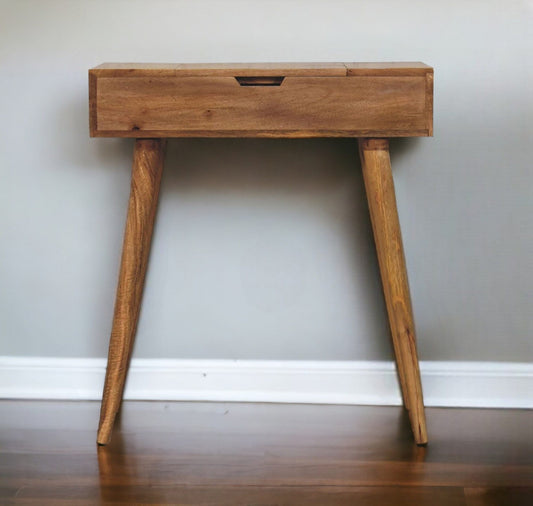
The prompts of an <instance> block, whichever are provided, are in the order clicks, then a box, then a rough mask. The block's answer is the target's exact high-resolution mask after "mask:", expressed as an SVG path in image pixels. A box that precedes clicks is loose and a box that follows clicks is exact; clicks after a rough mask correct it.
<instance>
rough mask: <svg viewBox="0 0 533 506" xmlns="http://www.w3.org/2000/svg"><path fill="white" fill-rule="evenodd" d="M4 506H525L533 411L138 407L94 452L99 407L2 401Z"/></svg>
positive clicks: (532, 483) (531, 468) (531, 489)
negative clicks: (412, 434) (421, 413)
mask: <svg viewBox="0 0 533 506" xmlns="http://www.w3.org/2000/svg"><path fill="white" fill-rule="evenodd" d="M0 413H1V414H2V416H0V504H16V505H19V504H36V505H40V506H44V505H61V504H68V505H78V504H84V505H86V504H91V505H94V504H187V505H201V504H210V505H213V504H225V505H230V504H231V505H234V504H237V505H244V504H257V505H264V506H266V505H272V504H279V505H301V504H311V505H313V504H316V505H336V506H337V505H343V504H364V505H372V506H374V505H376V506H383V505H388V504H391V505H402V504H406V505H407V504H409V505H416V506H424V505H430V506H440V505H448V506H455V505H461V506H525V505H527V506H530V505H531V504H533V457H532V456H533V438H532V437H531V420H532V416H533V414H532V412H531V411H527V410H490V409H436V408H429V409H428V410H427V416H428V420H429V422H430V424H431V427H432V443H431V446H428V447H426V448H419V447H416V446H413V445H412V444H410V442H409V441H408V438H406V437H405V435H406V434H407V432H408V431H409V426H408V422H407V421H406V420H405V418H406V416H405V413H404V411H403V410H402V409H401V408H397V407H375V406H332V405H328V406H316V405H315V406H313V405H289V404H284V405H280V404H250V403H248V404H246V403H243V404H240V403H229V404H227V403H226V404H224V403H198V402H195V403H189V402H173V403H164V402H131V401H126V402H125V403H124V405H123V410H122V416H121V419H120V423H117V425H116V428H115V434H114V437H113V441H112V443H111V444H110V445H109V446H105V447H98V448H97V447H95V445H94V435H93V421H94V418H95V416H97V413H98V403H96V402H56V401H54V402H50V401H0Z"/></svg>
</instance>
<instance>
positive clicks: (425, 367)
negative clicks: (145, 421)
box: [0, 357, 533, 408]
mask: <svg viewBox="0 0 533 506" xmlns="http://www.w3.org/2000/svg"><path fill="white" fill-rule="evenodd" d="M420 368H421V371H422V383H423V388H424V398H425V402H426V405H427V406H449V407H494V408H533V364H529V363H527V364H520V363H500V362H421V364H420ZM104 374H105V360H104V359H100V358H96V359H93V358H47V357H0V398H4V399H5V398H8V399H68V400H99V399H100V398H101V395H102V387H103V381H104ZM125 398H126V399H137V400H148V399H150V400H180V401H184V400H187V401H227V402H231V401H242V402H294V403H316V404H376V405H399V404H400V402H401V399H400V392H399V388H398V381H397V378H396V373H395V370H394V364H393V363H392V362H342V361H338V362H331V361H329V362H321V361H273V360H179V359H133V360H132V363H131V367H130V373H129V377H128V384H127V386H126V391H125Z"/></svg>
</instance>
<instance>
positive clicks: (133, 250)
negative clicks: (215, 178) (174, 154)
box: [97, 139, 165, 445]
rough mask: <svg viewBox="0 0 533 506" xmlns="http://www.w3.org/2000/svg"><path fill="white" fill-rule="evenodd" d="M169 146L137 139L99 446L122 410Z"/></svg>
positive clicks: (109, 434)
mask: <svg viewBox="0 0 533 506" xmlns="http://www.w3.org/2000/svg"><path fill="white" fill-rule="evenodd" d="M164 151H165V141H164V140H162V139H136V141H135V148H134V152H133V168H132V177H131V191H130V199H129V206H128V216H127V219H126V231H125V233H124V244H123V247H122V261H121V265H120V275H119V280H118V287H117V294H116V300H115V313H114V316H113V327H112V330H111V339H110V342H109V355H108V359H107V371H106V377H105V385H104V393H103V398H102V406H101V410H100V424H99V427H98V437H97V442H98V444H101V445H105V444H107V443H108V442H109V441H110V439H111V431H112V430H113V423H114V421H115V416H116V414H117V412H118V411H119V409H120V403H121V401H122V394H123V391H124V383H125V381H126V374H127V371H128V365H129V360H130V354H131V348H132V345H133V340H134V337H135V331H136V329H137V321H138V319H139V310H140V306H141V298H142V292H143V286H144V277H145V274H146V267H147V264H148V255H149V252H150V242H151V239H152V230H153V226H154V220H155V214H156V209H157V201H158V195H159V186H160V183H161V174H162V172H163V160H164Z"/></svg>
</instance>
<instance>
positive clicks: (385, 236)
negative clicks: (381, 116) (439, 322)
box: [359, 139, 427, 445]
mask: <svg viewBox="0 0 533 506" xmlns="http://www.w3.org/2000/svg"><path fill="white" fill-rule="evenodd" d="M359 153H360V156H361V162H362V166H363V177H364V181H365V187H366V193H367V198H368V206H369V208H370V218H371V220H372V228H373V230H374V239H375V242H376V249H377V254H378V260H379V268H380V271H381V280H382V283H383V291H384V294H385V302H386V305H387V312H388V315H389V323H390V328H391V334H392V342H393V346H394V353H395V356H396V365H397V368H398V376H399V378H400V385H401V388H402V395H403V398H404V404H405V407H406V408H407V409H408V410H409V420H410V422H411V428H412V429H413V434H414V438H415V441H416V443H417V444H419V445H422V444H426V443H427V432H426V418H425V414H424V401H423V397H422V385H421V382H420V370H419V366H418V356H417V352H416V339H415V329H414V320H413V310H412V307H411V298H410V295H409V285H408V281H407V269H406V266H405V258H404V252H403V244H402V236H401V232H400V222H399V219H398V211H397V208H396V197H395V194H394V182H393V179H392V172H391V165H390V157H389V141H388V140H387V139H360V140H359Z"/></svg>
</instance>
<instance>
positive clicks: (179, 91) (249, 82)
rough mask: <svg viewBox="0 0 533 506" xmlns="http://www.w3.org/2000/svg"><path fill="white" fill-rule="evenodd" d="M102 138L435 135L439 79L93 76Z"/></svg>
mask: <svg viewBox="0 0 533 506" xmlns="http://www.w3.org/2000/svg"><path fill="white" fill-rule="evenodd" d="M90 94H91V97H90V98H91V135H92V136H96V137H116V136H119V137H138V138H139V137H365V136H368V137H370V136H372V137H403V136H425V135H431V128H432V74H418V75H355V76H340V77H338V76H333V77H329V76H328V77H323V76H318V77H313V76H311V77H309V76H278V75H265V76H257V75H256V76H250V77H247V76H237V77H235V76H185V77H182V76H175V75H174V76H173V75H170V76H164V75H160V74H154V75H153V76H150V75H141V76H135V75H132V76H128V75H126V76H123V75H118V76H116V75H110V76H109V77H107V76H106V75H105V73H102V72H100V73H98V74H97V75H96V74H95V75H93V76H91V85H90Z"/></svg>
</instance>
